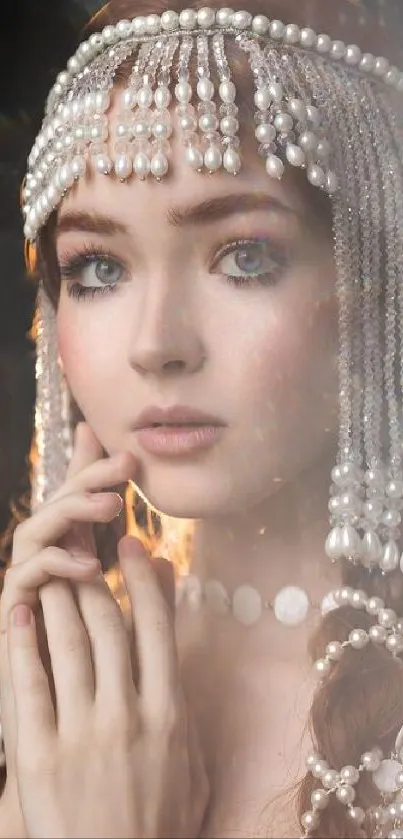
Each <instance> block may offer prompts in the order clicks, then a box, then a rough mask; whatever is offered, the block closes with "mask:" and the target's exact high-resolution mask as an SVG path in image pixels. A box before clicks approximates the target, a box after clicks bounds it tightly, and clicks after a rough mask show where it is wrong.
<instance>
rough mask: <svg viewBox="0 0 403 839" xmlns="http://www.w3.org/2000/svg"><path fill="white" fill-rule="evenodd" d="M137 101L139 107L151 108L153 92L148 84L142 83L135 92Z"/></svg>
mask: <svg viewBox="0 0 403 839" xmlns="http://www.w3.org/2000/svg"><path fill="white" fill-rule="evenodd" d="M137 102H138V106H139V108H151V105H152V102H153V92H152V88H151V87H150V86H149V85H144V87H141V88H140V90H139V91H138V92H137Z"/></svg>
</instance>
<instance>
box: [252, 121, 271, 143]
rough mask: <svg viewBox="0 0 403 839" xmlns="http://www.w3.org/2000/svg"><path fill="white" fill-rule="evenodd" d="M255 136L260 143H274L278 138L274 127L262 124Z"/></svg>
mask: <svg viewBox="0 0 403 839" xmlns="http://www.w3.org/2000/svg"><path fill="white" fill-rule="evenodd" d="M255 135H256V139H257V140H259V143H272V142H273V140H275V137H276V129H275V128H274V126H273V125H267V124H265V123H262V125H258V126H257V128H256V131H255Z"/></svg>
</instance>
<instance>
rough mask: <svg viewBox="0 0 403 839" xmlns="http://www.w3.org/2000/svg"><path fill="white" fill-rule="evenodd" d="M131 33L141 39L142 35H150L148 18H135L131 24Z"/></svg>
mask: <svg viewBox="0 0 403 839" xmlns="http://www.w3.org/2000/svg"><path fill="white" fill-rule="evenodd" d="M131 31H132V33H133V35H135V36H136V37H141V36H142V35H146V34H147V33H150V30H149V26H148V22H147V18H146V17H144V16H143V15H139V16H138V17H135V18H134V20H133V21H132V23H131ZM150 34H151V33H150Z"/></svg>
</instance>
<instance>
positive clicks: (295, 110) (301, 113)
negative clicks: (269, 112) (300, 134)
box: [288, 99, 306, 122]
mask: <svg viewBox="0 0 403 839" xmlns="http://www.w3.org/2000/svg"><path fill="white" fill-rule="evenodd" d="M288 110H289V112H290V114H291V115H292V116H293V117H294V118H295V119H297V120H299V122H302V121H303V120H304V119H306V105H305V103H304V102H303V101H302V99H290V101H289V103H288Z"/></svg>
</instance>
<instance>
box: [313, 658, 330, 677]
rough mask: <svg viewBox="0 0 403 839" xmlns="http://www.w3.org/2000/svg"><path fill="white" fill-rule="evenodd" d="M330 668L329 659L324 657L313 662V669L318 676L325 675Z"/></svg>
mask: <svg viewBox="0 0 403 839" xmlns="http://www.w3.org/2000/svg"><path fill="white" fill-rule="evenodd" d="M330 668H331V664H330V661H328V660H327V659H326V658H319V659H318V660H317V661H316V662H315V670H316V672H317V673H318V674H319V676H327V674H328V673H329V671H330Z"/></svg>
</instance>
